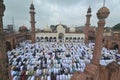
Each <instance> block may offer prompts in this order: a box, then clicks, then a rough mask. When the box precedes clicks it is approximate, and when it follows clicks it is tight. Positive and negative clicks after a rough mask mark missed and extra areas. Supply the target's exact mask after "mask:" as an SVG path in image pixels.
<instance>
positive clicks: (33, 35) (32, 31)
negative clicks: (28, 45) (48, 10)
mask: <svg viewBox="0 0 120 80" xmlns="http://www.w3.org/2000/svg"><path fill="white" fill-rule="evenodd" d="M34 10H35V8H34V5H33V2H32V3H31V5H30V17H31V21H30V23H31V33H32V36H31V37H32V43H35V23H36V22H35V11H34Z"/></svg>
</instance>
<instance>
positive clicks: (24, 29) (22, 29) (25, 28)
mask: <svg viewBox="0 0 120 80" xmlns="http://www.w3.org/2000/svg"><path fill="white" fill-rule="evenodd" d="M27 30H28V29H27V27H26V26H24V25H23V26H21V27H19V31H27Z"/></svg>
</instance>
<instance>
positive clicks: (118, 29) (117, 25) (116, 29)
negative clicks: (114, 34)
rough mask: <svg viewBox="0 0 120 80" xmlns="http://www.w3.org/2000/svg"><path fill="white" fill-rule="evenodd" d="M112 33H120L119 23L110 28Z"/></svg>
mask: <svg viewBox="0 0 120 80" xmlns="http://www.w3.org/2000/svg"><path fill="white" fill-rule="evenodd" d="M112 29H113V30H114V31H120V23H118V24H116V25H115V26H113V28H112Z"/></svg>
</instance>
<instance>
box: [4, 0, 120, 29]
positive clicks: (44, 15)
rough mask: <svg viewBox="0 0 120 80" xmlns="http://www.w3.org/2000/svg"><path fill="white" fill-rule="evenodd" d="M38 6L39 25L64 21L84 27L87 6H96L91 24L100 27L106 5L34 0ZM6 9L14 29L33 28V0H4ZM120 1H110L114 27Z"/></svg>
mask: <svg viewBox="0 0 120 80" xmlns="http://www.w3.org/2000/svg"><path fill="white" fill-rule="evenodd" d="M33 3H34V6H35V12H36V14H35V20H36V28H40V29H44V28H45V27H46V26H47V24H48V25H49V26H50V25H57V24H59V23H60V22H61V23H62V24H64V25H67V26H68V27H75V26H84V25H85V23H86V14H87V9H88V7H89V6H90V7H91V9H92V16H91V22H90V23H91V25H92V26H97V22H98V19H97V16H96V13H97V11H98V9H100V8H101V7H102V6H103V0H33ZM4 4H5V6H6V10H5V13H4V18H3V21H4V26H5V27H6V26H7V25H8V24H12V23H13V20H14V25H15V26H14V28H15V29H18V28H19V27H20V26H23V25H24V26H26V27H27V28H29V29H30V14H29V11H30V9H29V8H30V4H31V0H4ZM119 4H120V0H106V3H105V6H106V7H108V8H109V10H110V15H109V16H108V18H107V19H106V25H105V26H108V27H112V26H114V25H116V24H117V23H120V5H119Z"/></svg>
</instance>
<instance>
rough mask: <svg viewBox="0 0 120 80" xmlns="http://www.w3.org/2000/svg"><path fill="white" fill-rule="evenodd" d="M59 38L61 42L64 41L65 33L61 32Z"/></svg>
mask: <svg viewBox="0 0 120 80" xmlns="http://www.w3.org/2000/svg"><path fill="white" fill-rule="evenodd" d="M58 39H59V41H60V42H63V41H64V34H63V33H59V35H58Z"/></svg>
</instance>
